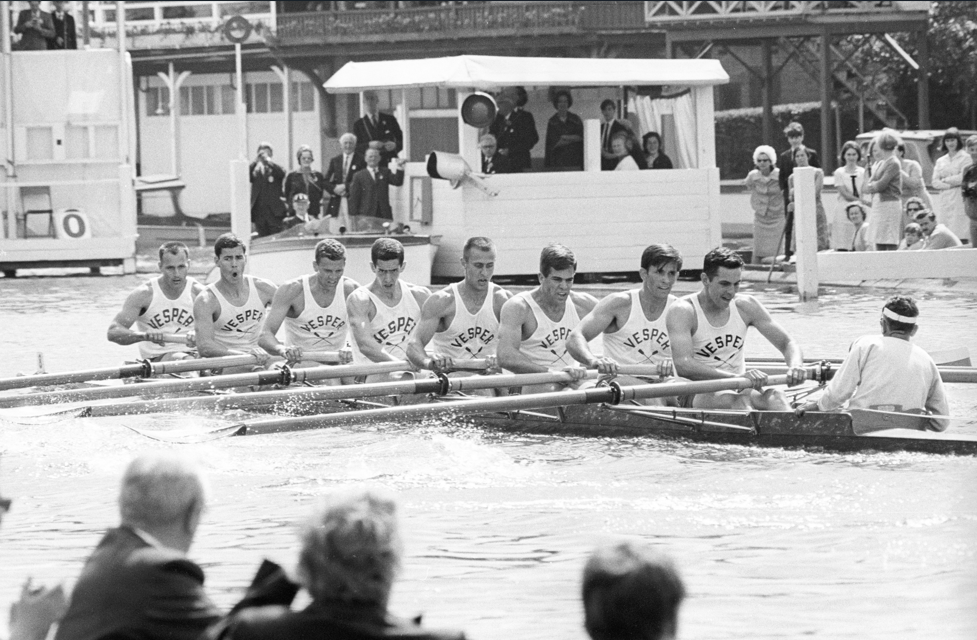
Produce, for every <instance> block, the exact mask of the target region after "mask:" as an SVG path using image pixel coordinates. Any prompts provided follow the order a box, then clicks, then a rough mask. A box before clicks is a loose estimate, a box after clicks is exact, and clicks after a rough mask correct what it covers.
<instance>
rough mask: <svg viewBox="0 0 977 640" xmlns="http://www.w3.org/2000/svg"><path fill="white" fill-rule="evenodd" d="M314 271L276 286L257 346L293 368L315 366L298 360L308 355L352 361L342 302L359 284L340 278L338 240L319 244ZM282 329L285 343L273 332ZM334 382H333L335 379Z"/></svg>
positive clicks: (342, 254)
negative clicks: (329, 354)
mask: <svg viewBox="0 0 977 640" xmlns="http://www.w3.org/2000/svg"><path fill="white" fill-rule="evenodd" d="M312 267H313V269H314V270H315V272H314V273H312V274H309V275H304V276H302V277H300V278H296V279H294V280H289V281H288V282H286V283H285V284H283V285H282V286H280V287H279V288H278V291H277V292H276V293H275V297H274V299H273V300H272V301H271V309H270V310H269V311H268V316H267V318H266V319H265V322H264V325H263V327H262V329H261V337H260V339H259V340H258V344H259V345H261V347H262V348H263V349H264V350H265V351H267V352H268V353H270V354H271V355H275V356H280V357H282V358H285V360H286V362H287V364H288V365H290V366H293V367H311V366H318V365H319V363H318V362H316V361H313V360H303V354H306V353H308V352H310V351H335V352H338V354H339V359H340V364H347V363H349V362H351V361H352V359H353V352H352V351H351V350H350V348H349V341H348V338H349V314H348V313H347V311H346V298H347V297H348V296H349V294H351V293H352V292H353V291H355V290H356V288H357V287H358V286H359V284H358V283H357V282H356V281H355V280H352V279H351V278H347V277H345V276H344V275H343V272H344V271H345V269H346V247H345V246H343V244H342V243H341V242H339V241H337V240H333V239H331V238H330V239H327V240H322V241H320V242H319V243H318V244H317V245H316V247H315V259H314V261H313V263H312ZM283 323H284V325H285V343H284V344H282V343H281V342H280V341H279V340H278V338H277V337H276V334H277V333H278V330H279V329H280V328H281V326H282V324H283ZM337 382H338V381H337Z"/></svg>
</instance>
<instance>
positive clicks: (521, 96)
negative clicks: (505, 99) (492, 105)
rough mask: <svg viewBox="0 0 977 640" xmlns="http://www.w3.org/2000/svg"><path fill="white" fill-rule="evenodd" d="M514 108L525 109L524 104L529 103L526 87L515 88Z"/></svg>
mask: <svg viewBox="0 0 977 640" xmlns="http://www.w3.org/2000/svg"><path fill="white" fill-rule="evenodd" d="M515 91H516V106H517V107H525V106H526V103H527V102H529V93H528V92H527V91H526V87H516V88H515Z"/></svg>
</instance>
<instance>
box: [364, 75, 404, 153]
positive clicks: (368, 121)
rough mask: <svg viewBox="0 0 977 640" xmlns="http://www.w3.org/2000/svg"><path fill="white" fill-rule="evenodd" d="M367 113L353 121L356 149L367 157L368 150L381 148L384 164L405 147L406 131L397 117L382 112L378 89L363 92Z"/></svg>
mask: <svg viewBox="0 0 977 640" xmlns="http://www.w3.org/2000/svg"><path fill="white" fill-rule="evenodd" d="M363 103H364V104H365V105H366V114H365V115H364V116H363V117H362V118H360V119H359V120H357V121H356V122H354V123H353V135H355V136H356V141H357V144H356V150H357V151H358V152H359V153H360V155H362V156H363V157H366V150H367V149H368V148H374V149H379V150H380V160H381V162H382V164H383V165H384V166H386V165H387V163H389V162H390V161H391V160H392V159H393V158H395V157H396V156H397V154H398V153H400V150H401V149H403V148H404V133H403V132H402V131H401V130H400V125H399V124H397V118H395V117H393V116H391V115H388V114H386V113H380V98H379V97H378V96H377V92H376V91H365V92H363Z"/></svg>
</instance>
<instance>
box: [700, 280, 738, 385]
mask: <svg viewBox="0 0 977 640" xmlns="http://www.w3.org/2000/svg"><path fill="white" fill-rule="evenodd" d="M688 299H689V301H690V302H692V308H693V309H695V320H696V330H695V333H694V334H692V357H693V358H694V359H695V361H696V362H699V363H701V364H704V365H706V366H707V367H712V368H713V369H722V370H723V371H730V372H732V373H746V360H745V359H744V357H743V356H744V352H745V349H746V329H747V326H746V323H745V322H743V318H742V317H741V316H740V312H739V310H738V309H737V308H736V299H735V298H734V299H733V301H732V302H731V303H730V304H729V320H727V321H726V324H724V325H723V326H721V327H714V326H712V325H711V324H709V321H708V320H706V314H705V313H704V312H703V311H702V307H701V306H699V299H698V294H695V293H693V294H692V295H690V296H688Z"/></svg>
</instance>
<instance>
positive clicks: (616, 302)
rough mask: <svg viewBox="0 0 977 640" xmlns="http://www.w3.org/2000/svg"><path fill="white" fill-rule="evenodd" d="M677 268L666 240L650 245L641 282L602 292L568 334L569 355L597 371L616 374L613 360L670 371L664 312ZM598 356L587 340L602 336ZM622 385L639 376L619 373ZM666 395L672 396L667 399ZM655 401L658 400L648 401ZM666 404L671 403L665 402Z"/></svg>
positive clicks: (675, 254) (677, 257) (660, 372)
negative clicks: (601, 349)
mask: <svg viewBox="0 0 977 640" xmlns="http://www.w3.org/2000/svg"><path fill="white" fill-rule="evenodd" d="M681 270H682V256H681V254H680V253H679V252H678V250H676V249H675V247H673V246H672V245H669V244H653V245H650V246H648V247H647V248H646V249H645V250H644V251H643V252H642V254H641V267H640V269H638V275H639V277H640V278H641V282H642V285H641V287H639V288H637V289H631V290H630V291H621V292H619V293H614V294H612V295H609V296H606V297H605V298H603V299H602V300H601V301H600V302H598V303H597V306H596V307H594V310H593V311H591V312H590V313H589V314H588V315H587V316H586V317H585V318H584V319H583V320H582V321H581V322H580V325H579V326H577V328H576V329H574V330H573V332H572V333H570V337H569V338H568V339H567V350H568V351H569V352H570V355H571V356H573V358H574V359H575V360H577V361H578V362H580V363H582V364H584V365H585V366H587V367H589V368H591V369H597V370H598V371H599V372H600V373H602V374H607V375H617V373H618V365H621V364H638V365H652V366H656V367H657V373H658V375H659V376H661V377H663V378H664V377H666V376H670V375H671V374H672V351H671V348H670V346H669V343H668V331H667V330H666V328H665V317H666V315H667V312H668V309H669V307H671V305H672V304H673V303H674V302H675V300H676V298H675V296H673V295H672V287H674V286H675V280H676V279H677V278H678V274H679V271H681ZM602 334H603V336H602V339H603V342H604V355H603V356H596V355H594V353H593V352H592V351H591V350H590V345H588V344H587V343H588V342H590V341H591V340H594V339H595V338H597V336H599V335H602ZM618 381H619V382H622V383H624V384H640V383H641V382H642V381H641V380H638V379H637V378H631V377H629V376H620V377H619V378H618ZM668 400H673V401H674V399H673V398H670V399H668ZM647 402H648V403H654V404H661V402H662V400H661V399H654V400H648V401H647ZM670 404H674V402H671V403H670Z"/></svg>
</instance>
